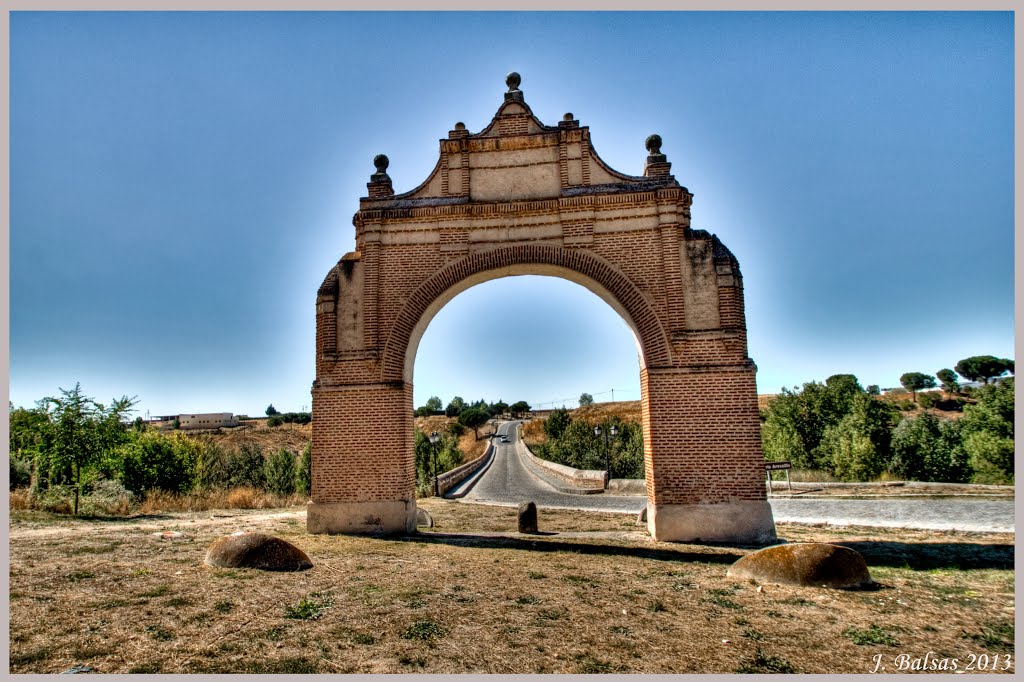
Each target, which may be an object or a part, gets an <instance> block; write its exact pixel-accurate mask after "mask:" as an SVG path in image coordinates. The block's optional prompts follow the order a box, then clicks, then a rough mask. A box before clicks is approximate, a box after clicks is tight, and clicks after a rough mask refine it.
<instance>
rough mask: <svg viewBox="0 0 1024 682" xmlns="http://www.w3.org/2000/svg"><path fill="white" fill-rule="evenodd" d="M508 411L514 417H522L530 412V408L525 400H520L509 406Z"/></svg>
mask: <svg viewBox="0 0 1024 682" xmlns="http://www.w3.org/2000/svg"><path fill="white" fill-rule="evenodd" d="M508 409H509V412H511V413H512V416H513V417H521V416H522V415H523V414H524V413H526V412H529V411H530V406H529V404H527V402H526V401H525V400H520V401H519V402H516V403H512V404H511V405H509V406H508Z"/></svg>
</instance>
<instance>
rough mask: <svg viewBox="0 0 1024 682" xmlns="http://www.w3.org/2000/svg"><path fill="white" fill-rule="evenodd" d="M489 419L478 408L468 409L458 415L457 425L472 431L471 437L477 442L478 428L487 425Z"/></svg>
mask: <svg viewBox="0 0 1024 682" xmlns="http://www.w3.org/2000/svg"><path fill="white" fill-rule="evenodd" d="M490 418H491V415H489V414H488V413H487V412H485V411H484V410H481V409H480V408H479V407H470V408H469V409H466V410H463V411H462V413H461V414H459V423H460V424H462V425H463V426H465V427H466V428H469V429H473V435H474V436H475V437H476V439H477V440H479V439H480V432H479V428H480V427H481V426H483V425H484V424H486V423H487V420H488V419H490Z"/></svg>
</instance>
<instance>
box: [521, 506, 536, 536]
mask: <svg viewBox="0 0 1024 682" xmlns="http://www.w3.org/2000/svg"><path fill="white" fill-rule="evenodd" d="M519 532H520V533H536V532H537V505H536V504H534V503H533V502H523V503H522V504H520V505H519Z"/></svg>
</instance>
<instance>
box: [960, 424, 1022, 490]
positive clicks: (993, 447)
mask: <svg viewBox="0 0 1024 682" xmlns="http://www.w3.org/2000/svg"><path fill="white" fill-rule="evenodd" d="M964 450H965V451H966V452H967V455H968V457H969V458H970V463H971V468H972V469H974V475H973V477H972V478H971V482H972V483H989V484H995V485H1013V439H1012V438H1004V437H1002V436H999V435H996V434H995V433H992V432H991V431H976V432H975V433H972V434H970V435H969V436H967V437H966V438H965V439H964Z"/></svg>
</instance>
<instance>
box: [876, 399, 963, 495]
mask: <svg viewBox="0 0 1024 682" xmlns="http://www.w3.org/2000/svg"><path fill="white" fill-rule="evenodd" d="M889 470H890V471H891V472H892V473H893V474H895V475H897V476H899V477H900V478H905V479H908V480H912V481H941V482H950V483H961V482H965V481H967V480H969V479H970V475H971V471H970V465H969V464H968V461H967V454H966V452H965V451H964V448H963V446H962V443H961V438H960V433H959V428H958V426H957V424H956V422H953V421H946V420H940V419H938V418H937V417H935V416H934V415H933V414H932V413H930V412H923V413H922V414H920V415H919V416H917V417H907V418H905V419H903V420H902V421H901V422H900V423H899V424H898V425H897V426H896V428H895V430H894V431H893V437H892V460H891V462H890V464H889Z"/></svg>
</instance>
